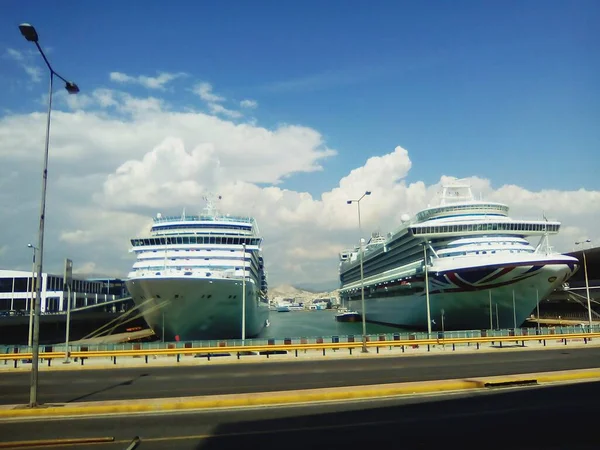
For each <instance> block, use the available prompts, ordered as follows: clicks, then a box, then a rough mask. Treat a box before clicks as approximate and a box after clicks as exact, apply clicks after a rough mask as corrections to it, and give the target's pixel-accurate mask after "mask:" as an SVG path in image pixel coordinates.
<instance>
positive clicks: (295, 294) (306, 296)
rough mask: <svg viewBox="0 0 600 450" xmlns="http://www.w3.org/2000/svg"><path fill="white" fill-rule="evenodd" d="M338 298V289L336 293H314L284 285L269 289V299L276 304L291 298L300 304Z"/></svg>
mask: <svg viewBox="0 0 600 450" xmlns="http://www.w3.org/2000/svg"><path fill="white" fill-rule="evenodd" d="M331 297H335V298H337V297H338V291H337V289H336V290H334V291H325V292H312V291H307V290H304V289H299V288H297V287H294V286H291V285H288V284H284V285H280V286H276V287H269V298H270V299H271V300H273V301H275V302H278V301H280V300H283V299H286V298H289V299H294V300H296V301H298V302H312V301H313V300H314V299H316V298H331Z"/></svg>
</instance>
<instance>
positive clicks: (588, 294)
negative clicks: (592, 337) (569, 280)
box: [575, 239, 592, 333]
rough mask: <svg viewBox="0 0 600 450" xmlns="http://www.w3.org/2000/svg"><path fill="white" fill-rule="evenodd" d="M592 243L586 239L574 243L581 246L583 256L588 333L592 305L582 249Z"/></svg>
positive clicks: (585, 261)
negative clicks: (584, 245)
mask: <svg viewBox="0 0 600 450" xmlns="http://www.w3.org/2000/svg"><path fill="white" fill-rule="evenodd" d="M589 242H592V241H591V240H590V239H586V240H585V241H578V242H575V245H579V244H582V245H581V253H582V255H583V273H584V275H585V295H586V297H587V309H588V320H589V322H590V333H591V332H592V305H591V301H590V285H589V283H588V273H587V260H586V259H585V248H583V244H586V243H589Z"/></svg>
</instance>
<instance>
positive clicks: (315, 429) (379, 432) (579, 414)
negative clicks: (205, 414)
mask: <svg viewBox="0 0 600 450" xmlns="http://www.w3.org/2000/svg"><path fill="white" fill-rule="evenodd" d="M417 401H418V403H412V404H404V405H397V406H386V407H369V403H368V402H365V403H361V404H360V405H359V406H356V407H353V410H350V411H341V412H333V413H331V412H329V413H318V414H310V415H306V414H304V415H296V416H292V415H291V413H289V411H290V410H289V409H288V410H287V412H285V411H286V410H285V409H284V410H281V411H283V412H285V414H283V415H285V417H279V418H276V419H272V418H271V419H265V420H261V419H260V418H257V419H256V420H249V421H244V422H237V423H228V424H219V425H218V426H216V428H215V429H214V431H213V433H212V435H213V436H212V437H209V438H206V439H203V440H202V441H200V442H199V443H198V444H197V445H196V446H195V447H193V446H192V447H191V448H195V450H216V449H219V450H221V449H236V448H237V449H240V448H244V449H254V448H256V449H261V450H266V449H277V450H282V449H285V450H290V449H296V448H298V449H303V450H314V449H317V448H319V449H320V448H323V449H328V450H332V449H354V448H357V449H358V448H360V449H374V448H375V447H380V446H382V445H386V446H391V447H390V448H393V449H442V448H445V449H460V450H466V449H477V450H489V449H506V450H508V449H510V450H515V449H524V450H525V449H527V450H532V449H544V450H555V449H556V450H558V449H561V450H563V449H564V450H582V449H590V450H591V449H598V448H600V437H599V436H598V434H597V432H596V428H595V424H596V423H597V415H598V409H599V405H600V382H593V383H589V382H588V383H578V384H574V385H570V386H545V387H536V388H533V389H521V390H506V388H496V390H495V391H494V392H492V393H487V394H486V395H475V396H473V397H470V398H449V397H448V398H447V399H445V400H439V397H437V399H435V400H434V399H433V397H430V398H427V397H421V398H420V399H419V400H417ZM346 409H347V408H346ZM313 411H317V412H318V410H316V409H315V410H313ZM261 415H263V416H264V415H265V413H264V412H257V416H261ZM590 426H592V428H588V427H590ZM174 448H175V447H174ZM177 448H179V447H177ZM186 448H188V447H186Z"/></svg>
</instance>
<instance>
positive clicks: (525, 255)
mask: <svg viewBox="0 0 600 450" xmlns="http://www.w3.org/2000/svg"><path fill="white" fill-rule="evenodd" d="M401 220H402V224H401V226H400V227H399V228H398V229H397V230H396V231H395V232H393V233H389V234H388V235H386V236H382V235H380V234H378V233H373V234H372V236H371V239H370V240H369V241H368V242H366V244H365V243H364V240H361V245H359V246H357V247H355V248H352V249H349V250H345V251H342V252H341V253H340V266H339V271H340V283H341V287H340V297H341V300H342V301H343V302H344V303H345V304H346V305H348V307H349V308H352V309H355V310H357V311H359V312H361V314H362V308H361V303H362V301H361V291H362V289H363V288H364V298H365V317H366V320H367V321H369V322H375V323H383V324H389V325H395V326H400V327H407V328H411V329H417V330H419V329H422V330H427V329H428V327H429V326H430V327H431V330H441V329H442V326H443V327H444V329H446V330H473V329H490V328H513V327H519V326H520V325H521V324H522V323H523V322H524V321H525V319H526V318H527V317H528V316H529V315H530V314H531V313H532V311H534V312H535V308H536V305H537V304H538V302H539V301H540V300H542V299H544V298H545V297H546V296H548V295H549V294H550V293H551V292H552V291H553V290H554V289H556V288H557V287H560V286H561V285H562V284H563V283H565V282H566V281H567V280H568V279H569V278H570V277H571V276H572V275H573V274H574V273H575V271H577V269H578V267H579V261H578V260H577V259H576V258H573V257H571V256H566V255H561V254H559V253H556V252H554V251H553V250H552V248H551V247H550V245H549V241H548V238H549V235H552V234H557V233H558V232H559V229H560V223H559V222H555V221H548V220H546V219H545V218H544V220H539V221H529V220H515V219H512V218H510V217H509V207H508V206H507V205H505V204H502V203H495V202H486V201H481V200H476V199H475V198H474V197H473V194H472V191H471V187H470V185H468V184H466V183H461V182H453V183H450V184H447V185H444V186H443V187H442V192H441V200H440V203H439V205H437V206H434V207H428V208H427V209H424V210H422V211H420V212H418V213H417V214H416V216H415V217H414V218H411V217H409V216H408V215H403V216H402V218H401ZM531 238H539V242H538V243H537V245H536V246H533V245H532V244H531V243H530V242H529V241H528V239H531ZM361 247H362V261H363V271H364V274H363V277H362V281H361V276H360V262H361V258H360V256H361V251H360V250H361ZM426 280H427V281H426ZM428 299H429V302H428V301H427V300H428ZM427 303H429V311H428V308H427ZM428 315H429V319H428Z"/></svg>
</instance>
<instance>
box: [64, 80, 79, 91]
mask: <svg viewBox="0 0 600 450" xmlns="http://www.w3.org/2000/svg"><path fill="white" fill-rule="evenodd" d="M65 89H66V90H67V92H68V93H69V94H77V93H78V92H79V86H77V85H76V84H75V83H73V82H72V81H68V82H66V83H65Z"/></svg>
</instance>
